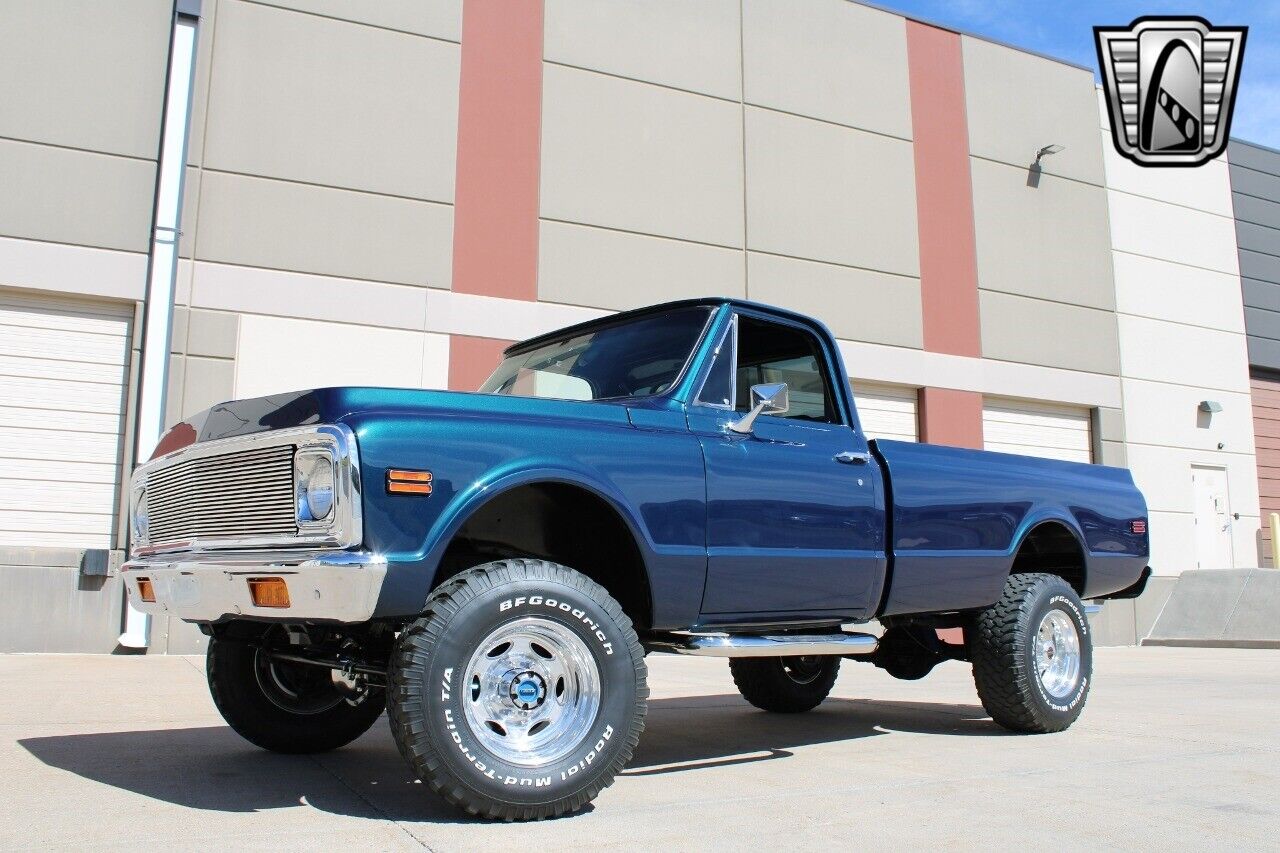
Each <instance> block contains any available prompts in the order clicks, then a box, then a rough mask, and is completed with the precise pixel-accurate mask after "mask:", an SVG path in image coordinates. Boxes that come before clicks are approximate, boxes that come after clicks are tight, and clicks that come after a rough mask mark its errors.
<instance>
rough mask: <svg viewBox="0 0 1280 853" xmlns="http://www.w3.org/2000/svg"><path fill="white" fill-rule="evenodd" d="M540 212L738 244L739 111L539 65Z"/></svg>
mask: <svg viewBox="0 0 1280 853" xmlns="http://www.w3.org/2000/svg"><path fill="white" fill-rule="evenodd" d="M541 210H542V215H543V216H544V217H548V218H551V219H561V220H567V221H570V222H582V223H587V224H591V225H604V226H607V227H612V228H620V229H623V230H628V231H639V232H643V233H646V234H656V235H659V236H664V237H676V238H682V239H686V240H697V241H699V242H703V243H714V244H716V245H720V246H735V247H740V246H741V245H742V116H741V112H740V107H739V106H738V105H737V104H731V103H727V102H725V101H720V100H716V99H713V98H706V97H702V96H699V95H692V94H687V93H684V92H677V91H674V90H671V89H664V88H661V87H658V86H652V85H648V84H645V83H636V82H633V81H630V80H622V79H619V78H616V77H609V76H605V75H602V74H595V73H592V72H589V71H579V70H577V69H572V68H564V67H561V66H557V65H547V66H545V69H544V79H543V101H542V193H541Z"/></svg>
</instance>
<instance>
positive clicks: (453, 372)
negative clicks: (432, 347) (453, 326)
mask: <svg viewBox="0 0 1280 853" xmlns="http://www.w3.org/2000/svg"><path fill="white" fill-rule="evenodd" d="M509 346H511V341H500V340H497V339H496V338H473V337H471V336H470V335H450V336H449V390H450V391H475V390H477V389H479V387H480V386H481V385H482V384H484V381H485V380H486V379H488V378H489V375H490V374H491V373H493V369H494V368H495V367H497V366H498V362H499V361H501V360H502V351H503V350H504V349H506V348H507V347H509Z"/></svg>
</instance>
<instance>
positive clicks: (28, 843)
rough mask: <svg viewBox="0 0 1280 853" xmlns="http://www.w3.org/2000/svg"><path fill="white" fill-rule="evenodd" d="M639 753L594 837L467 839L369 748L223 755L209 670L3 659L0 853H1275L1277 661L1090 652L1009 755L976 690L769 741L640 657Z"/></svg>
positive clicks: (741, 714)
mask: <svg viewBox="0 0 1280 853" xmlns="http://www.w3.org/2000/svg"><path fill="white" fill-rule="evenodd" d="M649 663H650V683H651V685H652V687H653V694H654V698H653V701H652V703H651V710H650V716H649V725H648V728H647V730H646V732H645V734H644V736H643V738H642V740H641V744H640V750H639V752H638V754H637V756H636V758H635V760H634V761H633V763H632V766H631V767H630V768H629V769H628V770H627V771H626V773H625V774H624V775H623V776H622V777H621V778H619V779H618V781H617V782H616V783H615V784H614V785H613V787H611V788H609V789H608V790H606V791H605V792H604V793H603V794H602V795H601V796H600V798H599V799H597V800H596V802H595V804H594V806H593V807H592V808H591V809H590V810H589V811H587V812H585V813H582V814H579V815H576V816H572V817H568V818H563V819H560V820H556V821H548V822H544V823H539V824H524V825H506V824H490V823H480V822H475V821H470V820H467V819H465V818H463V817H461V816H460V815H459V814H458V813H456V812H454V811H453V810H451V809H450V808H448V807H446V806H445V805H444V804H443V803H441V802H440V801H438V800H437V799H436V798H435V797H434V796H432V795H431V794H430V792H428V791H424V790H423V786H422V785H421V784H419V783H417V782H415V781H414V780H413V779H412V778H411V777H410V775H409V774H408V772H407V770H406V768H405V766H404V765H403V763H402V762H401V759H400V757H399V755H398V754H397V753H396V750H395V747H394V745H393V744H392V742H391V737H390V734H389V733H388V730H387V727H386V725H385V723H384V722H379V723H378V724H377V725H376V726H375V727H374V728H373V729H372V730H371V731H370V732H369V733H368V734H367V735H365V736H364V737H363V738H361V739H360V740H359V741H357V742H356V743H355V744H352V745H351V746H349V747H348V748H346V749H343V750H339V751H337V752H333V753H329V754H326V755H321V756H277V755H271V754H268V753H265V752H262V751H260V750H257V749H255V748H253V747H251V746H249V745H248V744H246V743H244V742H243V741H241V740H240V739H239V738H238V737H237V736H236V735H235V734H233V733H232V732H231V731H230V730H229V729H227V728H226V727H225V726H224V725H223V724H222V720H221V718H219V717H218V715H217V712H216V711H214V709H213V706H212V704H211V702H210V700H209V698H208V695H207V691H206V688H205V684H204V674H203V660H201V659H198V658H181V657H101V656H98V657H92V656H83V657H82V656H57V655H10V656H0V780H3V787H2V788H0V815H4V818H3V819H0V849H28V848H37V847H39V848H46V849H47V848H58V849H112V848H129V849H151V848H156V849H158V848H168V849H172V848H174V847H175V846H179V847H184V848H190V847H200V848H207V847H214V846H217V847H224V848H236V849H241V848H246V849H280V848H288V849H291V850H305V849H316V850H320V849H334V848H336V847H339V846H350V847H353V848H357V849H385V850H399V849H408V850H412V849H420V848H422V847H428V848H431V849H433V850H464V849H481V848H485V849H488V850H505V849H522V850H529V849H538V850H553V849H560V848H563V847H581V846H585V845H591V846H593V847H609V846H615V847H624V848H650V849H651V848H664V849H683V850H705V849H712V848H741V847H746V846H752V847H758V848H761V849H788V850H794V849H819V848H826V847H831V846H834V845H836V844H840V845H843V846H850V847H853V846H856V847H859V848H862V849H868V848H869V849H884V850H888V849H904V848H910V847H915V846H926V845H927V846H928V847H935V848H950V849H974V850H976V849H980V848H982V849H991V848H993V847H995V848H997V849H998V848H1002V847H1009V846H1012V845H1029V846H1033V847H1041V848H1043V847H1048V846H1052V847H1054V848H1059V849H1062V848H1068V849H1079V848H1100V847H1107V848H1119V849H1133V850H1138V849H1156V848H1164V849H1170V848H1173V849H1242V848H1247V849H1253V850H1257V849H1278V850H1280V802H1278V801H1280V724H1278V723H1277V709H1278V708H1280V651H1274V650H1237V649H1212V650H1209V649H1180V648H1142V649H1139V648H1107V649H1100V650H1098V651H1097V652H1096V661H1095V668H1096V678H1095V685H1094V692H1093V694H1092V696H1091V697H1090V700H1089V706H1088V708H1087V709H1086V711H1085V713H1084V716H1083V717H1082V718H1081V720H1080V721H1079V722H1078V723H1077V724H1076V725H1075V727H1074V728H1072V729H1071V730H1070V731H1068V732H1066V733H1063V734H1059V735H1044V736H1037V737H1028V736H1016V735H1007V734H1005V733H1004V732H1003V731H1002V730H1001V729H999V728H997V727H996V726H995V725H994V724H992V723H991V721H990V720H989V719H987V718H986V717H985V715H984V714H983V712H982V708H981V706H980V705H979V704H978V701H977V697H976V696H975V694H974V690H973V685H972V682H971V680H970V677H969V671H968V668H967V667H965V666H963V665H961V664H958V663H948V664H945V665H943V666H941V667H939V668H938V669H937V670H935V671H934V673H933V674H932V675H931V676H929V677H928V678H927V679H925V680H923V681H919V682H900V681H894V680H893V679H891V678H889V677H888V676H886V675H885V674H884V673H882V672H880V671H879V670H875V669H873V668H872V667H870V666H868V665H866V664H856V663H852V662H847V663H846V664H845V666H844V668H843V671H842V673H841V676H840V680H839V682H838V684H837V686H836V691H835V694H834V696H833V698H832V699H829V700H828V701H827V702H826V703H825V704H824V705H823V706H822V707H821V708H819V709H818V710H817V711H814V712H811V713H809V714H806V715H801V716H798V717H782V716H774V715H769V714H764V713H762V712H758V711H755V710H754V709H752V708H751V707H750V706H748V705H747V704H746V703H745V702H743V701H742V700H741V699H740V698H739V697H738V695H737V692H736V691H735V689H734V687H733V682H732V681H731V680H730V679H729V675H728V668H727V666H726V665H725V664H724V663H723V662H720V661H710V660H696V659H688V658H670V657H665V656H660V655H654V656H650V658H649Z"/></svg>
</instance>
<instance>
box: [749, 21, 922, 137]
mask: <svg viewBox="0 0 1280 853" xmlns="http://www.w3.org/2000/svg"><path fill="white" fill-rule="evenodd" d="M742 41H743V51H744V61H743V66H744V75H745V80H744V89H745V96H746V100H747V102H748V103H751V104H758V105H760V106H764V107H772V108H774V109H779V110H785V111H786V112H792V113H798V114H800V115H806V116H811V117H813V118H819V119H824V120H826V121H833V122H838V123H840V124H846V125H850V126H851V127H860V128H863V129H864V130H871V131H875V132H876V133H887V134H889V135H891V136H898V137H901V138H904V139H910V138H911V98H910V92H909V90H910V83H909V81H908V78H907V29H906V21H905V19H903V18H900V17H898V16H897V15H893V14H890V13H888V12H882V11H880V10H879V9H872V8H870V7H867V6H862V5H859V4H857V3H849V2H846V0H808V2H805V3H804V4H803V5H799V6H798V5H797V4H795V3H794V2H790V0H745V2H744V4H743V26H742Z"/></svg>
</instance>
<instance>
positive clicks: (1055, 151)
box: [1036, 145, 1067, 166]
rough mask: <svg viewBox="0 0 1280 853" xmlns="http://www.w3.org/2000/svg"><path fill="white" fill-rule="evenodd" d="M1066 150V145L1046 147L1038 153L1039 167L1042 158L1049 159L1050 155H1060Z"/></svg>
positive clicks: (1037, 161)
mask: <svg viewBox="0 0 1280 853" xmlns="http://www.w3.org/2000/svg"><path fill="white" fill-rule="evenodd" d="M1066 150H1067V146H1065V145H1046V146H1045V147H1043V148H1041V149H1040V150H1039V151H1037V152H1036V165H1037V166H1039V165H1040V160H1041V159H1042V158H1044V157H1048V156H1049V155H1050V154H1058V153H1060V152H1062V151H1066Z"/></svg>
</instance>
